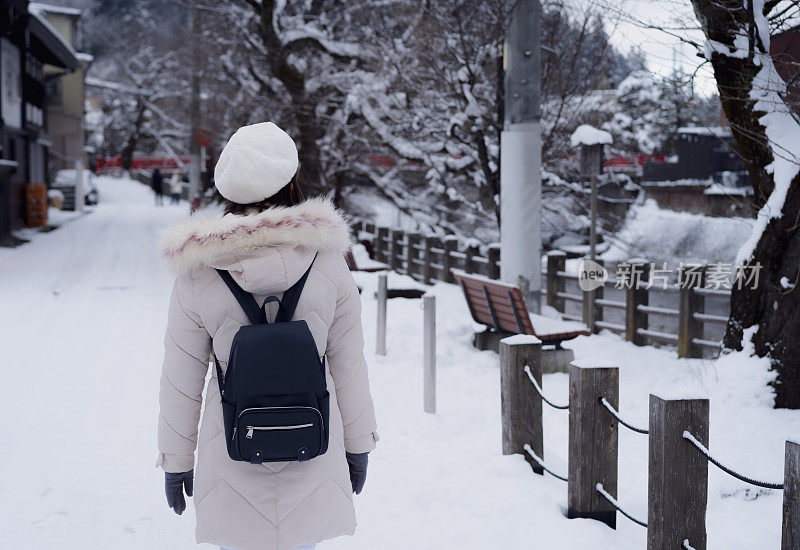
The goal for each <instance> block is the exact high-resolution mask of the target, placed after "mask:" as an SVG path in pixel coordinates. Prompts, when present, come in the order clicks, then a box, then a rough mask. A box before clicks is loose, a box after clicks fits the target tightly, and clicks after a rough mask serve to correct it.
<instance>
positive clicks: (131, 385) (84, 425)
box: [0, 178, 800, 550]
mask: <svg viewBox="0 0 800 550" xmlns="http://www.w3.org/2000/svg"><path fill="white" fill-rule="evenodd" d="M100 185H101V187H100V192H101V194H102V203H101V204H100V206H99V207H98V208H97V209H96V210H95V211H94V212H92V213H91V214H88V215H86V216H83V217H81V218H78V219H75V220H72V221H69V222H68V223H67V224H65V226H64V227H62V228H60V229H59V230H57V231H54V232H52V233H48V234H43V235H37V237H36V240H35V241H34V242H32V243H30V244H28V245H25V246H23V247H21V248H18V249H15V250H5V249H0V304H2V305H1V306H0V335H2V336H0V338H2V343H3V351H4V357H5V360H6V361H5V368H4V369H3V371H2V372H3V373H4V375H5V383H4V384H3V385H2V390H0V391H1V392H2V393H0V414H1V415H2V419H3V422H2V423H0V438H1V439H2V441H3V444H2V451H0V472H2V473H0V517H2V518H3V521H2V525H3V529H2V530H3V535H2V538H3V545H2V546H3V547H8V548H26V549H33V550H35V549H42V550H44V549H48V550H53V549H58V550H72V549H75V550H77V549H81V550H84V549H87V548H91V549H94V548H97V549H111V548H113V549H115V550H118V549H120V550H121V549H142V548H147V549H166V548H169V549H173V548H174V549H187V550H188V549H190V548H195V547H196V546H195V545H194V543H193V541H194V536H193V527H194V518H193V512H192V510H191V506H190V510H188V511H187V513H186V514H184V516H182V517H180V518H179V517H177V516H175V515H174V514H173V513H172V512H171V510H169V509H168V508H167V506H166V503H165V502H164V497H163V489H162V483H163V481H162V473H161V471H160V470H156V469H155V468H154V467H153V464H154V461H155V456H156V452H155V424H156V415H157V388H158V378H159V373H160V368H161V355H162V344H161V342H162V338H163V330H164V322H165V313H166V307H167V301H168V296H169V290H170V285H171V278H170V276H169V274H168V273H167V271H166V269H165V268H164V267H163V266H162V264H161V262H160V260H159V258H158V252H157V250H156V248H155V245H154V243H155V241H156V235H157V233H158V231H159V230H160V229H161V228H162V227H164V226H165V225H168V224H169V223H172V222H173V221H175V220H177V219H180V218H182V217H183V216H185V213H186V208H185V206H181V207H180V208H178V207H163V208H155V207H154V206H153V205H152V199H151V196H150V193H149V191H148V189H146V188H145V187H144V186H142V185H140V184H138V183H135V182H130V181H123V180H114V179H110V178H103V179H101V181H100ZM357 278H358V281H359V284H360V285H361V286H363V287H364V292H363V294H362V296H363V302H364V324H365V326H366V328H367V330H366V337H367V351H368V361H369V363H370V376H371V380H372V388H373V394H374V398H375V403H376V409H377V413H378V422H379V431H380V433H381V436H382V441H381V442H380V443H379V445H378V449H377V450H376V451H375V452H374V453H373V454H372V455H371V458H370V472H369V478H368V482H367V488H366V490H365V492H364V493H363V494H362V495H361V496H359V497H357V500H356V502H357V506H358V515H359V529H358V532H357V534H356V536H355V537H344V538H340V539H337V540H334V541H330V542H327V543H325V544H322V545H320V549H321V550H324V549H339V548H340V549H348V550H351V549H352V550H362V549H363V550H367V549H369V550H373V549H375V548H383V549H386V550H394V549H396V550H405V549H412V548H413V549H419V550H426V549H451V548H452V549H474V550H486V549H516V548H531V547H537V548H542V549H547V548H561V549H572V548H574V549H583V548H600V549H612V548H613V549H620V550H628V549H630V550H633V549H642V548H644V547H645V533H644V529H642V528H640V527H638V526H636V525H633V524H631V523H630V522H628V521H627V520H625V519H624V518H622V517H620V518H619V519H618V524H619V528H618V530H617V531H613V530H611V529H608V528H606V527H605V526H603V525H601V524H598V523H597V522H593V521H589V520H567V519H565V518H564V516H563V513H564V506H565V503H566V486H565V484H563V483H562V482H560V481H557V480H555V479H553V478H552V477H549V476H548V477H544V478H542V477H539V476H536V475H533V474H532V473H531V472H530V469H529V467H528V466H527V464H526V463H525V462H524V461H523V460H522V458H521V457H520V456H511V457H509V456H501V455H500V453H499V449H500V426H499V408H500V398H499V375H498V368H497V355H496V354H494V353H492V352H476V351H475V350H474V349H472V348H471V346H470V344H469V340H470V331H471V330H472V323H471V320H470V319H469V315H468V312H467V310H466V307H465V305H464V303H463V299H462V298H461V297H460V296H459V293H458V289H457V288H456V287H455V286H452V285H438V286H436V287H435V288H434V289H433V292H435V293H436V294H437V296H438V302H439V303H438V304H437V305H438V309H439V311H438V320H437V322H438V343H439V349H438V358H439V378H438V388H439V392H438V394H439V395H438V399H439V401H438V414H437V415H435V416H434V415H427V414H424V413H422V388H421V380H422V375H421V348H422V345H421V340H422V334H421V327H420V321H421V318H422V311H421V310H420V308H419V302H418V301H404V300H394V301H392V303H391V304H390V309H389V316H390V319H389V338H388V348H389V350H388V355H387V356H386V357H376V356H374V355H372V353H371V352H372V351H373V350H374V329H373V327H374V324H373V320H374V318H375V302H374V299H373V298H372V296H373V292H374V288H375V276H374V275H369V274H357ZM574 347H575V350H576V356H578V357H583V356H589V355H593V354H596V353H597V350H598V349H602V350H603V355H604V356H606V357H611V358H613V359H615V360H617V361H618V362H620V363H621V365H622V369H621V377H620V378H621V384H622V389H621V403H622V404H621V408H622V412H623V414H624V415H626V416H627V417H628V418H630V419H631V420H632V421H633V422H635V423H637V424H640V425H645V424H646V418H647V393H648V392H649V391H656V390H662V389H665V388H671V389H674V390H676V391H687V390H691V391H695V392H696V391H703V392H705V393H708V394H709V395H710V396H711V399H712V418H711V449H712V451H714V452H715V453H717V454H719V455H720V456H721V457H723V458H724V459H726V460H727V461H728V462H729V463H730V464H731V465H733V466H735V467H737V468H739V469H744V470H746V471H747V472H748V473H752V474H754V475H755V474H758V475H760V476H761V477H765V478H769V479H780V476H781V474H782V461H783V457H782V452H783V451H782V448H783V440H784V438H786V437H789V436H790V435H791V434H792V433H794V434H795V435H796V434H797V431H798V426H799V425H800V414H798V413H797V412H796V411H791V412H790V411H774V410H772V409H770V408H769V406H768V403H766V400H765V398H764V395H763V394H764V392H763V391H753V390H750V389H749V388H750V387H753V386H756V385H757V384H758V383H759V382H758V380H759V379H760V378H761V377H763V373H760V372H757V371H755V372H751V371H743V369H742V368H741V366H737V365H732V366H729V367H730V370H731V373H730V374H731V376H729V377H727V376H726V377H723V373H721V372H718V370H719V369H718V368H717V367H715V365H714V364H713V363H710V362H703V361H678V360H677V359H675V357H674V354H671V353H668V352H662V351H658V350H654V349H652V348H635V347H634V346H629V345H628V344H626V343H624V342H621V341H620V340H619V339H618V338H616V337H614V336H605V335H604V336H593V337H591V338H581V339H579V340H578V341H576V342H575V344H574ZM720 368H721V365H720ZM723 378H724V380H725V381H724V383H722V382H720V380H723ZM544 386H545V391H546V392H547V393H548V394H551V395H553V396H554V398H557V399H559V400H560V401H563V400H564V398H565V396H566V391H567V378H566V375H560V374H559V375H547V376H546V377H545V380H544ZM28 388H32V389H28ZM545 415H546V416H545V422H546V426H545V432H546V433H545V446H546V452H545V454H546V459H547V460H548V462H550V463H551V465H552V466H553V467H554V468H555V469H557V470H558V471H561V472H565V471H566V461H565V460H564V458H565V457H566V456H567V455H566V433H567V424H566V415H565V413H563V412H559V411H552V410H547V411H546V413H545ZM620 433H621V435H620V449H621V474H620V480H621V481H620V500H621V501H622V502H623V504H624V505H625V506H626V507H627V508H629V509H630V510H631V511H632V512H633V513H634V514H636V515H638V516H640V517H645V515H646V505H647V497H646V484H647V471H646V461H647V442H646V439H645V438H643V437H642V436H639V435H637V434H631V433H627V432H625V431H623V432H620ZM710 478H711V485H710V491H709V514H708V531H709V548H710V549H718V550H721V549H723V548H724V549H726V550H727V549H741V550H744V549H749V548H755V547H773V548H776V547H778V546H779V544H778V540H779V533H780V502H781V493H780V492H779V491H772V492H758V491H753V490H750V491H747V490H746V486H745V485H744V484H742V483H739V482H736V481H733V480H731V479H729V478H726V477H724V475H723V474H720V473H718V472H716V471H714V470H711V476H710ZM756 497H757V498H756ZM206 548H210V547H207V546H206Z"/></svg>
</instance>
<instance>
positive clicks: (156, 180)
mask: <svg viewBox="0 0 800 550" xmlns="http://www.w3.org/2000/svg"><path fill="white" fill-rule="evenodd" d="M150 185H151V186H152V188H153V193H155V197H156V204H157V205H158V204H164V178H163V177H162V176H161V170H159V169H158V168H156V169H155V170H153V177H152V178H151V182H150Z"/></svg>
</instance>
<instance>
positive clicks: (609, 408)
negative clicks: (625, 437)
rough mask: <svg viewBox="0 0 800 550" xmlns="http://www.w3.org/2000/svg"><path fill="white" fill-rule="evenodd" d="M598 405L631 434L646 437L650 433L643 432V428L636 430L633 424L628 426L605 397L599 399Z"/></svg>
mask: <svg viewBox="0 0 800 550" xmlns="http://www.w3.org/2000/svg"><path fill="white" fill-rule="evenodd" d="M600 404H601V405H603V407H605V409H606V410H607V411H608V412H610V413H611V416H613V417H614V418H616V419H617V422H619V423H620V424H622V425H623V426H625V427H626V428H628V429H629V430H631V431H633V432H636V433H640V434H644V435H647V434H649V433H650V430H645V429H644V428H637V427H636V426H634V425H633V424H628V423H627V422H625V421H624V420H623V419H622V417H621V416H620V415H619V413H618V412H617V411H616V409H614V407H613V406H612V405H611V403H609V402H608V400H607V399H606V398H605V397H601V398H600Z"/></svg>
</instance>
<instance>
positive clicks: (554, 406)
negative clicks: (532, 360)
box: [525, 365, 569, 411]
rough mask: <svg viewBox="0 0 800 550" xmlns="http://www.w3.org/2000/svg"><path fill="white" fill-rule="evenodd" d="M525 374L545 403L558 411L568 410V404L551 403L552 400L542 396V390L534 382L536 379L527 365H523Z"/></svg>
mask: <svg viewBox="0 0 800 550" xmlns="http://www.w3.org/2000/svg"><path fill="white" fill-rule="evenodd" d="M525 374H527V375H528V379H529V380H530V381H531V384H533V387H534V388H535V389H536V393H538V394H539V397H541V398H542V401H544V402H545V403H547V404H548V405H550V406H551V407H553V408H554V409H558V410H560V411H567V410H569V405H557V404H555V403H553V402H552V401H550V400H549V399H548V398H546V397H545V396H544V393H543V392H542V388H540V387H539V384H538V383H537V382H536V379H535V378H534V377H533V373H532V372H531V368H530V367H529V366H528V365H525Z"/></svg>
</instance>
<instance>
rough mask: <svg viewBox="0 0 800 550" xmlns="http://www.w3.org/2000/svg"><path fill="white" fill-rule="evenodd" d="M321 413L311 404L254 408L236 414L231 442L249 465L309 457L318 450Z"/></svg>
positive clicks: (320, 438) (320, 434)
mask: <svg viewBox="0 0 800 550" xmlns="http://www.w3.org/2000/svg"><path fill="white" fill-rule="evenodd" d="M323 436H324V427H323V420H322V415H321V414H320V412H319V411H318V410H317V409H315V408H314V407H255V408H250V409H245V410H243V411H242V412H241V413H240V414H239V418H238V419H237V421H236V426H235V427H234V433H233V437H232V439H233V442H234V443H235V444H236V445H237V446H238V451H239V456H241V457H242V459H244V460H249V461H250V462H251V463H253V464H260V463H262V462H279V461H287V460H301V461H302V460H310V459H312V458H314V457H316V456H318V455H319V454H320V453H321V452H322V441H323Z"/></svg>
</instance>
